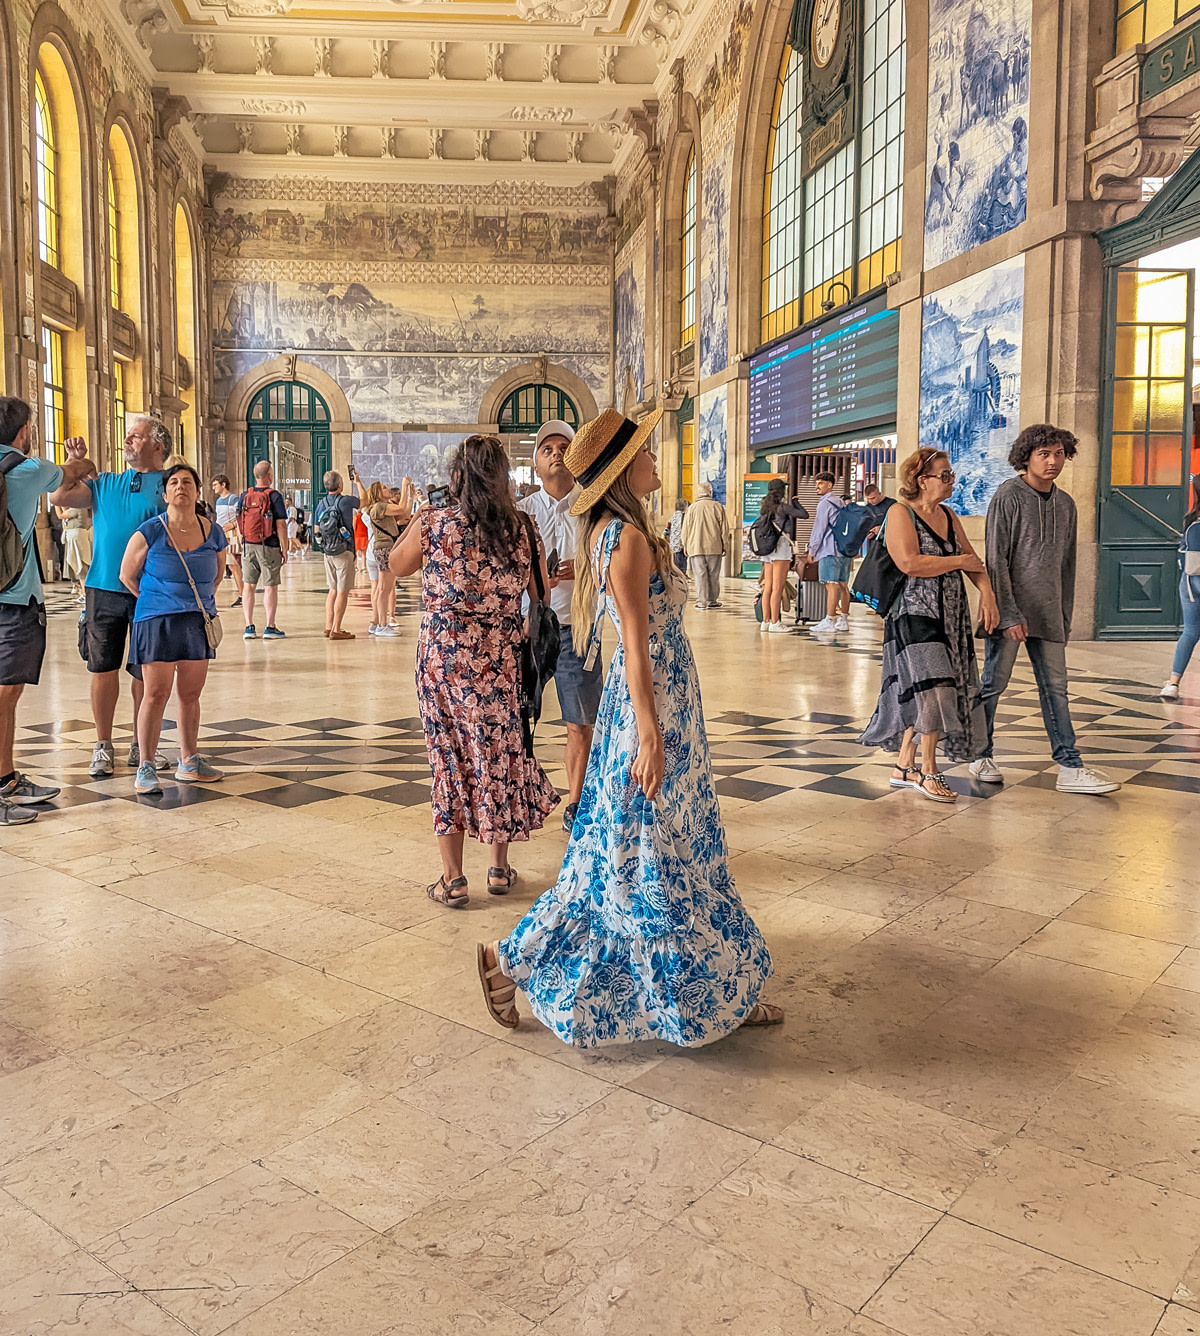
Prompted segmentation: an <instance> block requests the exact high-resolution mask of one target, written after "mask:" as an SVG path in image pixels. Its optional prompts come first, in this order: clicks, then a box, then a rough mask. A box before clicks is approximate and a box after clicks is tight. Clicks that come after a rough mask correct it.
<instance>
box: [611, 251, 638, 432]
mask: <svg viewBox="0 0 1200 1336" xmlns="http://www.w3.org/2000/svg"><path fill="white" fill-rule="evenodd" d="M645 272H646V231H645V227H644V225H643V226H642V227H640V228H638V230H637V232H635V233H634V235H633V236H632V237H631V238H630V240H629V242H628V243H627V244H626V245H625V246H624V247H623V248H622V250H621V253H620V255H618V256H617V269H616V279H615V281H614V286H613V327H614V335H615V341H616V358H615V362H616V365H615V367H614V382H613V398H614V400H615V402H616V405H617V407H618V408H624V407H627V405H626V404H625V403H624V391H625V384H626V373H628V377H629V379H631V380H632V382H633V401H634V403H641V401H642V400H643V399H644V398H645V396H646V295H645V293H644V292H643V290H642V279H643V275H644V274H645Z"/></svg>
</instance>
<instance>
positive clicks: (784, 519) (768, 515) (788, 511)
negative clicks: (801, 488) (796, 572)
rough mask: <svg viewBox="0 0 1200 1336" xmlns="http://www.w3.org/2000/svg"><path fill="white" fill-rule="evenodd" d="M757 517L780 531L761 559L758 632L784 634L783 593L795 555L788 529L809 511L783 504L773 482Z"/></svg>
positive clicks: (780, 486)
mask: <svg viewBox="0 0 1200 1336" xmlns="http://www.w3.org/2000/svg"><path fill="white" fill-rule="evenodd" d="M758 513H759V518H760V519H765V520H767V521H768V522H769V523H770V524H771V526H772V527H773V528H775V529H777V530H778V531H779V539H778V541H777V542H776V544H775V548H774V550H773V551H771V552H768V553H767V555H766V556H765V557H763V559H762V571H763V598H762V625H761V627H760V628H759V629H760V630H762V631H786V630H787V627H786V626H784V624H783V590H784V586H785V585H786V584H787V578H788V571H790V570H791V569H792V558H793V557H794V555H795V552H794V550H793V548H792V540H791V537H790V536H789V534H788V525H789V524H791V522H792V520H806V519H808V511H807V510H805V508H804V507H803V506H802V505H800V503H799V502H798V501H788V500H786V499H785V496H784V483H783V479H782V478H772V479H771V481H770V482H769V483H768V484H767V494H766V496H764V497H763V499H762V509H761V510H760V511H759V512H758Z"/></svg>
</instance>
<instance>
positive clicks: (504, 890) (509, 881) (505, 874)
mask: <svg viewBox="0 0 1200 1336" xmlns="http://www.w3.org/2000/svg"><path fill="white" fill-rule="evenodd" d="M493 878H494V879H495V881H496V883H497V884H496V885H494V886H493V885H492V880H493ZM501 880H502V881H503V884H500V883H501ZM516 884H517V869H516V868H515V867H490V868H488V874H487V888H488V894H489V895H507V894H508V893H509V891H511V890H512V888H513V887H514V886H515V885H516Z"/></svg>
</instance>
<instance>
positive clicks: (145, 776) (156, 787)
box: [133, 761, 162, 798]
mask: <svg viewBox="0 0 1200 1336" xmlns="http://www.w3.org/2000/svg"><path fill="white" fill-rule="evenodd" d="M133 790H134V792H135V793H140V794H142V795H143V796H144V797H151V798H152V797H154V796H156V795H158V794H161V793H162V785H161V784H159V782H158V771H157V770H155V768H154V762H153V761H143V762H142V764H141V765H139V766H138V768H137V778H136V779H135V780H134V781H133Z"/></svg>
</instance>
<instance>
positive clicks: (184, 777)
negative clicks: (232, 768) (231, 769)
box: [175, 752, 225, 784]
mask: <svg viewBox="0 0 1200 1336" xmlns="http://www.w3.org/2000/svg"><path fill="white" fill-rule="evenodd" d="M175 778H176V779H178V780H181V781H182V782H183V783H184V784H215V783H216V782H217V780H218V779H224V778H225V773H224V771H222V770H218V769H217V768H216V766H214V765H210V764H209V762H208V761H207V760H206V759H205V758H204V757H203V756H201V755H200V753H199V752H197V753H196V755H195V756H189V757H188V758H187V760H186V761H185V760H184V759H183V757H182V756H181V757H180V758H179V768H178V769H177V770H176V771H175Z"/></svg>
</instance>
